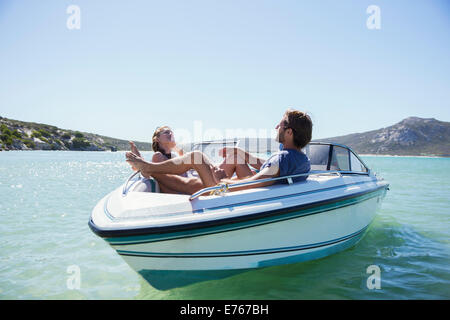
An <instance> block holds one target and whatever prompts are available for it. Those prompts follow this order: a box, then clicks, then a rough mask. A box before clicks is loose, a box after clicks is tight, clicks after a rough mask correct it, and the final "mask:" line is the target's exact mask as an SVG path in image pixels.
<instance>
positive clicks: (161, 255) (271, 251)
mask: <svg viewBox="0 0 450 320" xmlns="http://www.w3.org/2000/svg"><path fill="white" fill-rule="evenodd" d="M366 229H367V227H364V228H362V229H361V230H359V231H357V232H355V233H352V234H349V235H347V236H345V237H340V238H337V239H333V240H329V241H324V242H318V243H312V244H307V245H300V246H290V247H282V248H271V249H260V250H247V251H231V252H195V253H162V252H140V251H127V250H117V253H119V254H120V255H122V256H137V257H151V258H216V257H235V256H249V255H261V254H274V253H283V252H290V251H301V250H308V249H315V248H320V247H326V246H330V245H333V244H337V243H340V242H343V241H346V240H350V239H352V238H355V237H358V236H359V235H362V233H364V231H366Z"/></svg>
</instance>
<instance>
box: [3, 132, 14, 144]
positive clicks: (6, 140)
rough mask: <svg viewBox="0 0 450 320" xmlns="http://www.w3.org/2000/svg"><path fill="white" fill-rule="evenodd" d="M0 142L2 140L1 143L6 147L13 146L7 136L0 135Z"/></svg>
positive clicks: (10, 138) (9, 137)
mask: <svg viewBox="0 0 450 320" xmlns="http://www.w3.org/2000/svg"><path fill="white" fill-rule="evenodd" d="M0 140H2V141H3V143H4V144H6V145H7V146H12V144H13V140H12V137H11V136H10V135H8V134H2V135H0Z"/></svg>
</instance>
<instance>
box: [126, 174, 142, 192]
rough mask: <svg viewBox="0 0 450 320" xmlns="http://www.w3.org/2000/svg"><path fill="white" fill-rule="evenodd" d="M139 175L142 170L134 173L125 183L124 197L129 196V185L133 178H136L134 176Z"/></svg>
mask: <svg viewBox="0 0 450 320" xmlns="http://www.w3.org/2000/svg"><path fill="white" fill-rule="evenodd" d="M138 173H141V171H140V170H138V171H136V172H135V173H133V174H132V175H131V176H130V177H129V178H128V179H127V181H126V182H125V185H124V186H123V190H122V196H126V195H127V186H128V183H129V182H130V180H131V179H132V178H134V176H135V175H137V174H138Z"/></svg>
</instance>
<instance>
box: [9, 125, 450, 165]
mask: <svg viewBox="0 0 450 320" xmlns="http://www.w3.org/2000/svg"><path fill="white" fill-rule="evenodd" d="M0 132H1V133H0V150H80V151H109V150H112V151H113V150H129V144H128V140H120V139H115V138H111V137H106V136H101V135H96V134H93V133H87V132H79V131H73V130H67V129H60V128H57V127H55V126H51V125H46V124H40V123H34V122H23V121H18V120H11V119H7V118H2V117H0ZM237 140H239V146H240V147H241V148H243V149H245V150H247V151H249V152H252V153H264V152H266V151H268V150H269V151H271V152H274V151H277V150H278V147H279V143H278V142H276V141H275V140H274V139H271V138H267V139H265V138H264V139H258V138H240V139H237ZM313 141H322V142H335V143H340V144H344V145H347V146H349V147H351V148H352V149H353V150H355V151H356V152H357V153H358V154H378V155H410V156H443V157H450V123H449V122H444V121H439V120H436V119H433V118H430V119H424V118H418V117H409V118H406V119H404V120H403V121H401V122H399V123H397V124H395V125H393V126H390V127H387V128H382V129H379V130H373V131H368V132H364V133H353V134H349V135H345V136H339V137H332V138H326V139H320V140H313ZM135 143H136V145H137V147H138V148H139V149H140V150H144V151H148V150H151V144H150V143H146V142H136V141H135ZM192 145H193V143H187V144H184V145H182V146H181V148H183V149H184V150H186V151H187V150H191V148H192Z"/></svg>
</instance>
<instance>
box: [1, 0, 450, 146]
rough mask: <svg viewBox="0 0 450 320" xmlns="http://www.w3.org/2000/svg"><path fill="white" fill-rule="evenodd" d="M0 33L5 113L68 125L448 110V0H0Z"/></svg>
mask: <svg viewBox="0 0 450 320" xmlns="http://www.w3.org/2000/svg"><path fill="white" fill-rule="evenodd" d="M72 4H74V5H78V6H79V8H80V10H81V29H80V30H69V29H68V28H67V26H66V21H67V19H68V17H69V14H67V13H66V9H67V7H68V6H69V5H72ZM369 5H377V6H379V7H380V9H381V29H379V30H369V29H368V28H367V27H366V20H367V18H368V17H369V14H367V13H366V9H367V7H368V6H369ZM0 40H1V47H0V48H1V50H0V115H1V116H3V117H7V118H12V119H18V120H23V121H33V122H40V123H47V124H51V125H55V126H58V127H61V128H65V129H74V130H80V131H85V132H93V133H98V134H102V135H107V136H112V137H117V138H122V139H133V140H138V141H148V140H149V139H150V137H151V135H152V133H153V130H154V129H155V127H156V126H158V125H163V124H168V125H170V126H172V127H173V128H175V129H177V128H183V129H186V130H193V129H192V128H193V122H194V121H195V120H202V121H203V128H204V129H210V128H212V129H217V130H225V129H233V128H234V129H245V128H248V127H251V128H255V129H271V128H273V127H274V126H275V125H276V124H277V122H278V121H279V119H280V118H281V116H282V114H283V112H284V111H285V109H286V108H288V107H293V108H297V109H301V110H306V111H308V112H310V114H311V115H312V118H313V120H314V132H313V138H315V139H320V138H325V137H331V136H338V135H344V134H349V133H354V132H364V131H368V130H373V129H379V128H381V127H386V126H389V125H392V124H394V123H396V122H398V121H401V120H402V119H404V118H406V117H408V116H419V117H426V118H429V117H434V118H437V119H439V120H443V121H450V59H449V58H450V4H449V1H446V0H420V1H419V0H396V1H392V0H389V1H387V0H370V1H365V0H355V1H350V0H347V1H346V0H342V1H300V0H292V1H287V0H280V1H275V0H271V1H265V0H250V1H248V0H246V1H241V0H240V1H234V0H221V1H213V0H205V1H197V0H192V1H184V0H177V1H174V0H169V1H166V0H164V1H161V0H158V1H149V0H142V1H137V0H130V1H103V0H95V1H93V0H72V1H69V0H58V1H54V0H46V1H35V0H28V1H12V0H0Z"/></svg>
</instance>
